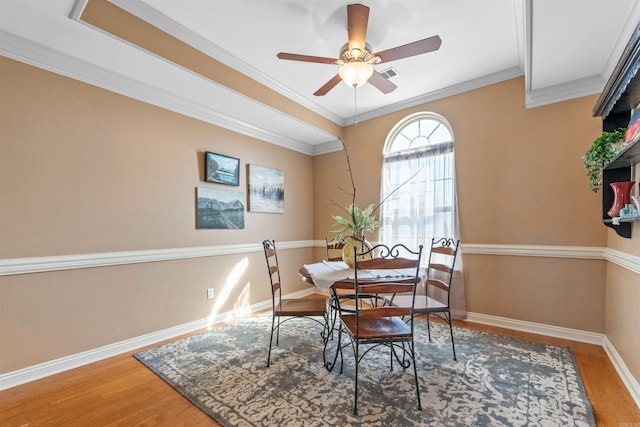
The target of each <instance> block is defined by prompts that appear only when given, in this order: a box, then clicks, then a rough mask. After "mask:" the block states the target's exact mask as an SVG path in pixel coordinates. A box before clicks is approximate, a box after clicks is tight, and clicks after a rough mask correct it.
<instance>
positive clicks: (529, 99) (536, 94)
mask: <svg viewBox="0 0 640 427" xmlns="http://www.w3.org/2000/svg"><path fill="white" fill-rule="evenodd" d="M604 84H605V81H604V78H603V77H602V75H599V74H598V75H595V76H590V77H584V78H582V79H578V80H574V81H571V82H568V83H562V84H559V85H555V86H549V87H545V88H543V89H536V90H528V91H527V93H526V95H525V103H526V106H527V108H535V107H541V106H543V105H548V104H553V103H556V102H562V101H568V100H570V99H575V98H581V97H583V96H589V95H594V94H597V93H600V92H601V91H602V88H603V87H604Z"/></svg>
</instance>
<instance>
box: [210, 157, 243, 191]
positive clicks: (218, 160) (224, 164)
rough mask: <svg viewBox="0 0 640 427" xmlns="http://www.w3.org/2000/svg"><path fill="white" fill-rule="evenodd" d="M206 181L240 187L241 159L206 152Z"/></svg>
mask: <svg viewBox="0 0 640 427" xmlns="http://www.w3.org/2000/svg"><path fill="white" fill-rule="evenodd" d="M204 180H205V181H207V182H215V183H218V184H227V185H240V159H236V158H235V157H229V156H223V155H222V154H218V153H212V152H210V151H206V152H205V153H204Z"/></svg>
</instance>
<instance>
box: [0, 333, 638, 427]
mask: <svg viewBox="0 0 640 427" xmlns="http://www.w3.org/2000/svg"><path fill="white" fill-rule="evenodd" d="M456 325H457V326H460V327H468V328H472V329H477V330H482V331H486V332H491V333H497V334H502V335H507V336H512V337H517V338H522V339H526V340H531V341H537V342H541V343H545V344H551V345H556V346H568V347H570V348H571V349H572V350H573V353H574V356H575V358H576V361H577V364H578V368H579V369H580V373H581V375H582V379H583V382H584V386H585V389H586V392H587V395H588V397H589V401H590V402H591V405H592V408H593V411H594V414H595V418H596V422H597V425H598V426H606V427H609V426H610V427H640V409H638V407H637V406H636V404H635V402H634V401H633V399H632V397H631V395H630V394H629V392H628V391H627V389H626V388H625V386H624V384H623V383H622V380H621V379H620V378H619V376H618V374H617V373H616V371H615V369H614V367H613V365H612V364H611V362H610V361H609V358H608V357H607V355H606V353H605V351H604V349H603V348H602V347H600V346H596V345H591V344H583V343H578V342H574V341H567V340H563V339H558V338H551V337H546V336H541V335H534V334H529V333H525V332H518V331H511V330H507V329H502V328H496V327H491V326H485V325H479V324H475V323H470V322H464V321H461V322H457V323H456ZM174 340H175V339H174ZM174 340H172V341H174ZM156 345H157V344H156ZM154 346H155V345H154ZM0 425H2V426H16V427H17V426H25V427H26V426H172V427H173V426H190V427H197V426H218V425H219V424H218V423H216V422H215V421H213V420H212V419H211V418H210V417H209V416H207V415H206V414H205V413H204V412H202V411H200V410H199V409H198V408H196V407H195V406H194V405H193V404H191V403H190V402H189V401H188V400H187V399H186V398H184V397H183V396H182V395H181V394H179V393H178V392H176V391H175V390H174V389H173V388H172V387H170V386H169V385H167V383H165V382H164V381H163V380H161V379H160V378H159V377H158V376H156V375H155V374H154V373H153V372H151V371H150V370H149V369H147V368H146V367H145V366H144V365H142V364H141V363H140V362H138V361H137V360H136V359H134V358H133V357H132V353H126V354H122V355H119V356H116V357H112V358H110V359H106V360H103V361H100V362H96V363H93V364H91V365H87V366H83V367H80V368H77V369H73V370H71V371H67V372H63V373H61V374H58V375H54V376H51V377H48V378H44V379H42V380H38V381H34V382H31V383H28V384H24V385H21V386H18V387H14V388H11V389H8V390H4V391H2V392H0Z"/></svg>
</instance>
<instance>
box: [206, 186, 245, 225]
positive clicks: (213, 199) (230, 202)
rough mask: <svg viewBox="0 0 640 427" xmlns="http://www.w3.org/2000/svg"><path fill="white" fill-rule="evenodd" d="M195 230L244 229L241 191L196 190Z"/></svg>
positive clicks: (242, 194)
mask: <svg viewBox="0 0 640 427" xmlns="http://www.w3.org/2000/svg"><path fill="white" fill-rule="evenodd" d="M196 198H197V204H196V211H197V217H198V223H197V228H226V229H236V230H239V229H243V228H244V203H243V200H244V193H243V192H242V191H228V190H217V189H214V188H201V187H198V188H197V189H196Z"/></svg>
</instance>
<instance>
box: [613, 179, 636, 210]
mask: <svg viewBox="0 0 640 427" xmlns="http://www.w3.org/2000/svg"><path fill="white" fill-rule="evenodd" d="M633 184H635V182H634V181H621V182H612V183H611V184H609V185H610V186H611V188H612V189H613V197H614V199H613V204H612V205H611V209H609V211H608V212H607V215H609V216H610V217H611V218H614V217H618V216H620V209H622V208H624V207H625V205H628V204H629V203H631V189H632V188H633Z"/></svg>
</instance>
